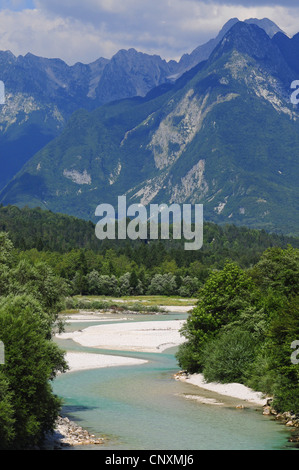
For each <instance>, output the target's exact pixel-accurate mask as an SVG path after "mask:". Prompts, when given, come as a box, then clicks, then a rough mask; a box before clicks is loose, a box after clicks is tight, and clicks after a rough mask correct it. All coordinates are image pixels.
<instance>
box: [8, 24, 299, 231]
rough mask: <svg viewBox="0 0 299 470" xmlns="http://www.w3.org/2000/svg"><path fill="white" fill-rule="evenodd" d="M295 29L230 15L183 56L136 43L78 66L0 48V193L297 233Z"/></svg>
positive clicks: (85, 213)
mask: <svg viewBox="0 0 299 470" xmlns="http://www.w3.org/2000/svg"><path fill="white" fill-rule="evenodd" d="M298 41H299V35H296V36H294V37H293V38H288V37H287V36H286V35H285V34H284V33H283V32H282V31H281V30H280V29H279V28H278V27H277V26H276V25H274V24H273V23H272V22H271V21H270V20H247V21H246V22H240V21H239V20H237V19H232V20H231V21H230V22H228V23H227V24H226V25H225V26H224V28H223V29H222V31H221V32H220V33H219V35H218V37H217V38H215V40H212V41H210V42H209V43H208V44H206V45H204V46H200V47H199V48H197V49H196V50H195V51H193V53H191V54H189V55H188V54H186V55H185V56H183V57H182V59H181V61H179V62H175V61H170V62H166V61H163V60H162V59H161V58H159V57H158V56H148V55H146V54H142V53H139V52H136V51H135V50H129V51H119V52H118V53H117V54H116V55H115V56H114V57H113V58H112V59H111V60H110V61H107V60H106V59H99V60H98V61H96V62H95V63H93V64H90V65H83V64H76V65H74V66H73V67H69V66H67V65H66V64H65V63H63V62H62V61H59V60H53V59H52V60H49V59H41V58H36V57H34V56H32V55H30V54H29V55H27V56H25V57H19V58H15V57H14V56H13V55H12V54H11V53H8V52H6V53H2V54H0V67H1V68H0V70H3V71H4V72H2V74H3V76H4V81H5V83H6V85H7V90H8V95H7V100H8V101H7V105H6V106H5V107H4V108H3V110H2V114H1V121H0V126H1V131H2V137H1V144H0V152H1V153H0V155H1V156H0V168H1V171H2V168H6V169H8V170H9V171H6V170H4V172H3V174H2V177H1V181H2V187H3V186H4V185H5V184H6V186H5V187H4V188H3V190H2V192H1V194H0V201H1V202H2V203H3V204H5V205H7V204H14V205H18V206H24V205H28V206H30V207H35V206H40V207H42V208H44V209H49V210H52V211H54V212H63V213H66V214H70V215H76V216H78V217H81V218H85V219H91V220H95V215H94V213H95V208H96V207H97V205H98V204H100V203H103V202H105V203H112V204H115V205H116V200H117V197H118V196H119V195H123V194H125V195H127V198H128V200H129V201H130V202H141V203H143V204H145V205H147V204H150V203H162V202H163V203H174V202H177V203H192V204H194V203H202V204H204V213H205V218H206V220H210V221H213V222H216V223H220V224H222V223H234V224H237V225H247V226H250V227H254V228H264V229H267V230H269V231H276V232H282V233H285V234H292V235H298V234H299V217H298V195H299V194H298V183H297V179H298V175H299V166H298V152H299V121H298V117H299V114H298V111H297V109H296V107H295V106H293V105H292V104H291V102H290V95H291V90H290V86H291V83H292V81H293V80H296V79H298V78H299V77H298V73H299V63H298V53H297V51H298V47H297V43H298ZM7 63H9V66H7V65H6V64H7ZM11 70H14V72H13V73H12V72H11ZM24 70H25V71H26V73H25V74H24ZM5 74H6V75H5ZM2 79H3V78H2ZM37 84H38V86H37ZM13 87H15V89H18V90H19V91H18V92H19V93H20V95H18V93H13V92H11V91H10V90H12V89H13ZM13 103H14V105H13ZM20 109H22V112H21V111H20ZM5 116H6V121H5V120H4V117H5ZM26 139H28V141H29V142H30V143H31V147H30V145H29V146H27V147H26V145H25V144H24V143H26ZM22 146H23V147H22ZM37 147H39V149H38V148H37ZM25 149H26V150H25ZM36 150H38V151H37V153H35V151H36ZM5 152H6V153H5ZM34 153H35V154H34ZM33 154H34V155H33ZM9 155H10V156H11V158H8V157H9ZM32 155H33V156H32ZM7 162H9V164H8V163H7ZM10 163H11V166H10ZM18 167H19V168H18Z"/></svg>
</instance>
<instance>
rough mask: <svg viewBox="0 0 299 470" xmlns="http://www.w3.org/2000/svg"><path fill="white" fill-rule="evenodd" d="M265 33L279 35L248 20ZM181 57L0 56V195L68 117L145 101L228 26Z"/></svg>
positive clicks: (201, 56) (202, 55)
mask: <svg viewBox="0 0 299 470" xmlns="http://www.w3.org/2000/svg"><path fill="white" fill-rule="evenodd" d="M248 21H249V22H252V23H256V24H259V25H260V26H261V27H262V28H264V29H265V30H266V31H267V32H268V34H272V33H273V31H276V32H278V31H280V30H279V28H278V27H277V26H276V25H275V24H274V23H272V22H271V21H269V20H266V19H264V20H257V19H251V20H248ZM236 22H238V19H237V18H234V19H232V20H230V21H229V22H228V23H226V25H224V27H223V29H222V30H221V31H220V33H219V35H218V36H217V37H216V38H215V39H213V40H211V41H209V42H208V43H207V44H206V45H205V44H204V45H202V46H200V47H198V48H196V49H195V51H194V52H193V53H191V54H189V55H188V54H186V55H185V56H183V57H182V59H181V60H180V61H179V62H176V61H174V60H172V61H169V62H166V61H165V60H163V59H161V57H159V56H157V55H154V56H151V55H148V54H144V53H142V52H137V51H136V50H135V49H129V50H120V51H119V52H118V53H116V54H115V55H114V56H113V57H112V58H111V59H110V60H108V59H105V58H100V59H98V60H96V61H95V62H93V63H91V64H82V63H76V64H75V65H73V66H69V65H67V64H66V63H65V62H64V61H62V60H60V59H46V58H42V57H37V56H34V55H33V54H30V53H28V54H27V55H25V56H19V57H16V56H14V55H13V54H12V53H11V52H10V51H6V52H4V51H2V52H1V51H0V80H2V81H3V82H4V83H5V87H6V105H5V106H1V107H0V170H1V171H0V190H1V189H2V188H3V186H5V184H7V183H8V182H9V181H10V180H11V178H12V177H13V176H14V175H15V174H16V173H17V172H18V171H19V170H20V169H21V168H22V166H23V165H24V164H25V163H26V161H28V160H29V159H30V158H31V157H32V156H33V155H34V154H35V153H36V152H37V151H38V150H40V149H41V148H42V147H44V146H45V145H46V144H47V143H48V142H50V141H51V140H52V139H53V138H55V137H56V136H58V135H59V134H60V133H61V131H62V129H63V128H64V127H65V125H66V123H67V121H68V119H69V118H70V117H71V115H72V113H73V112H75V111H77V110H78V109H80V108H84V109H87V110H93V109H96V108H97V107H99V106H101V105H102V104H105V103H108V102H110V101H114V100H119V99H124V98H130V97H134V96H145V95H146V94H147V93H148V92H149V91H150V90H151V89H153V88H154V87H156V86H159V85H161V84H163V83H167V82H172V81H174V80H175V79H177V78H178V77H179V76H180V75H181V74H182V73H184V72H185V71H186V70H189V69H190V68H192V67H193V66H194V65H197V64H198V63H199V62H201V61H202V60H206V59H207V58H208V57H209V55H210V53H211V52H212V50H213V49H214V47H215V46H216V45H217V44H218V43H219V42H220V40H221V39H222V38H223V36H224V34H225V33H226V32H227V31H228V30H229V29H230V27H231V26H232V25H233V24H235V23H236Z"/></svg>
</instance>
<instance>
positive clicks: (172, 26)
mask: <svg viewBox="0 0 299 470" xmlns="http://www.w3.org/2000/svg"><path fill="white" fill-rule="evenodd" d="M232 17H237V18H239V19H240V20H245V19H247V18H252V17H254V18H265V17H267V18H269V19H271V20H272V21H274V22H275V23H277V24H278V26H279V27H280V28H281V29H283V30H284V31H285V32H286V33H287V34H289V35H290V36H292V35H294V34H295V33H297V32H299V1H298V0H285V1H281V0H259V1H258V0H247V1H244V0H0V50H11V52H13V53H14V54H15V55H19V54H22V55H24V54H26V53H27V52H31V53H33V54H36V55H39V56H43V57H59V58H61V59H63V60H65V61H66V62H67V63H69V64H73V63H75V62H79V61H80V62H84V63H88V62H92V61H93V60H96V59H97V58H99V57H106V58H110V57H112V55H113V54H115V53H116V52H117V51H118V50H120V49H128V48H130V47H134V48H135V49H137V50H139V51H142V52H146V53H149V54H158V55H160V56H161V57H162V58H164V59H166V60H170V59H177V60H178V59H179V58H180V57H181V56H182V55H183V54H184V53H186V52H191V51H192V50H193V49H195V48H196V47H197V46H198V45H200V44H203V43H205V42H206V41H208V40H209V39H211V38H213V37H215V36H216V35H217V34H218V32H219V30H220V29H221V27H222V26H223V25H224V23H226V22H227V21H228V20H229V19H230V18H232Z"/></svg>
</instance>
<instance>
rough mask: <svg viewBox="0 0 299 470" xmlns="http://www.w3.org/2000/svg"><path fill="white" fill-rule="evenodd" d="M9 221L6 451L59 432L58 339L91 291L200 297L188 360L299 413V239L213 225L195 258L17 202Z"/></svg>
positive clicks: (2, 308)
mask: <svg viewBox="0 0 299 470" xmlns="http://www.w3.org/2000/svg"><path fill="white" fill-rule="evenodd" d="M1 230H2V232H1V233H0V341H2V342H3V343H4V345H5V364H4V365H0V448H1V449H9V448H10V449H21V448H28V447H29V446H36V445H39V444H40V443H41V442H42V441H43V439H44V437H45V436H46V435H48V434H49V432H50V433H51V431H53V430H54V429H55V423H56V422H57V418H58V416H59V413H60V411H61V406H62V403H61V401H60V399H59V398H58V397H57V396H55V395H54V394H53V391H52V388H51V381H52V380H53V379H54V378H55V377H56V375H57V373H59V372H65V371H66V370H67V364H66V362H65V358H64V352H63V351H61V350H60V349H59V348H58V346H57V345H56V344H55V343H54V342H53V341H52V338H53V335H54V334H55V333H56V332H58V331H63V324H62V322H61V319H60V318H61V316H60V315H59V313H60V312H61V311H63V310H65V309H66V308H80V307H81V306H84V307H86V300H85V301H84V298H86V295H89V296H92V295H95V296H101V299H103V296H107V295H110V296H115V297H120V296H128V297H129V298H131V296H137V295H143V296H145V294H147V295H153V294H155V295H160V296H161V295H164V294H166V295H179V296H182V297H185V298H186V299H187V298H188V297H191V296H193V297H196V298H197V299H198V301H197V306H196V308H195V309H194V310H193V312H192V313H191V314H190V315H189V317H188V320H187V323H186V326H185V328H184V330H183V334H184V335H185V337H186V342H185V343H184V344H183V345H182V346H181V347H180V348H179V351H178V354H177V359H178V364H179V366H180V367H181V368H183V369H184V370H186V371H188V372H191V373H192V372H203V374H204V375H205V378H206V379H207V380H209V381H214V380H216V381H220V382H231V381H234V382H235V381H238V382H240V383H243V384H246V385H248V386H251V387H252V388H255V389H257V390H260V391H264V392H265V393H267V394H270V395H271V396H273V397H274V403H273V406H275V408H276V409H277V410H278V412H292V413H293V414H298V413H299V401H298V400H299V365H295V364H292V362H291V354H292V352H293V350H292V349H291V344H292V342H293V341H295V340H298V339H299V310H298V287H299V285H298V279H299V249H298V246H299V241H298V239H296V238H293V239H290V238H285V237H283V236H278V235H273V234H268V233H266V232H264V231H257V230H250V229H246V228H237V227H234V226H225V227H219V226H216V225H214V224H205V230H204V238H205V242H204V247H203V249H202V250H200V251H199V252H194V253H192V256H191V255H190V253H188V252H185V251H184V250H183V248H182V246H181V245H180V243H179V242H177V241H173V240H169V241H163V242H162V241H156V242H150V243H143V242H141V241H136V242H124V243H119V242H118V243H116V242H114V243H113V242H111V241H109V242H107V241H102V242H100V241H99V240H97V239H96V238H95V235H94V225H93V224H92V223H91V222H85V221H81V220H79V219H75V218H73V217H68V216H63V215H57V214H53V213H51V212H47V211H41V210H40V209H34V210H32V209H23V210H20V209H17V208H16V207H8V208H4V207H2V208H0V231H1ZM81 294H83V296H84V297H83V299H82V298H81V297H80V295H81ZM78 296H79V297H78ZM91 305H92V307H93V308H104V303H103V301H102V300H101V301H99V300H97V301H94V303H93V304H91ZM111 305H112V304H110V306H111ZM142 309H143V311H146V310H144V307H142ZM152 309H153V307H151V310H152Z"/></svg>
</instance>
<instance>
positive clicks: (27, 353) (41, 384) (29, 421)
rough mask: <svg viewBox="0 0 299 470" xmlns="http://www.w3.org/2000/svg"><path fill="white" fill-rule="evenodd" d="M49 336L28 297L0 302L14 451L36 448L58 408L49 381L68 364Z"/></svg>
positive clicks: (38, 309)
mask: <svg viewBox="0 0 299 470" xmlns="http://www.w3.org/2000/svg"><path fill="white" fill-rule="evenodd" d="M48 333H49V332H48V330H47V328H45V321H44V316H43V310H42V307H41V305H40V304H39V302H38V301H37V300H35V299H34V298H33V297H32V296H31V295H21V296H16V297H15V296H9V297H7V298H5V299H3V300H2V301H1V303H0V339H1V341H2V342H3V343H4V345H5V365H4V366H3V372H4V375H5V377H6V379H7V381H8V384H9V390H10V393H11V394H12V407H13V419H14V440H13V445H14V448H17V447H20V448H24V447H26V446H29V445H32V444H33V445H34V444H38V443H39V442H40V441H41V440H42V438H43V437H44V436H45V434H46V433H47V432H49V431H51V430H52V429H53V427H54V423H55V420H56V419H57V415H58V412H59V410H60V407H61V402H60V400H59V399H58V398H57V397H55V395H54V394H53V393H52V389H51V386H50V381H51V380H53V379H54V378H55V376H56V374H57V373H58V372H63V371H65V370H66V369H67V364H66V363H65V360H64V353H63V352H62V351H60V349H59V348H58V346H57V345H56V344H55V343H54V342H53V341H51V340H50V339H49V334H48ZM2 406H3V402H2Z"/></svg>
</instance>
